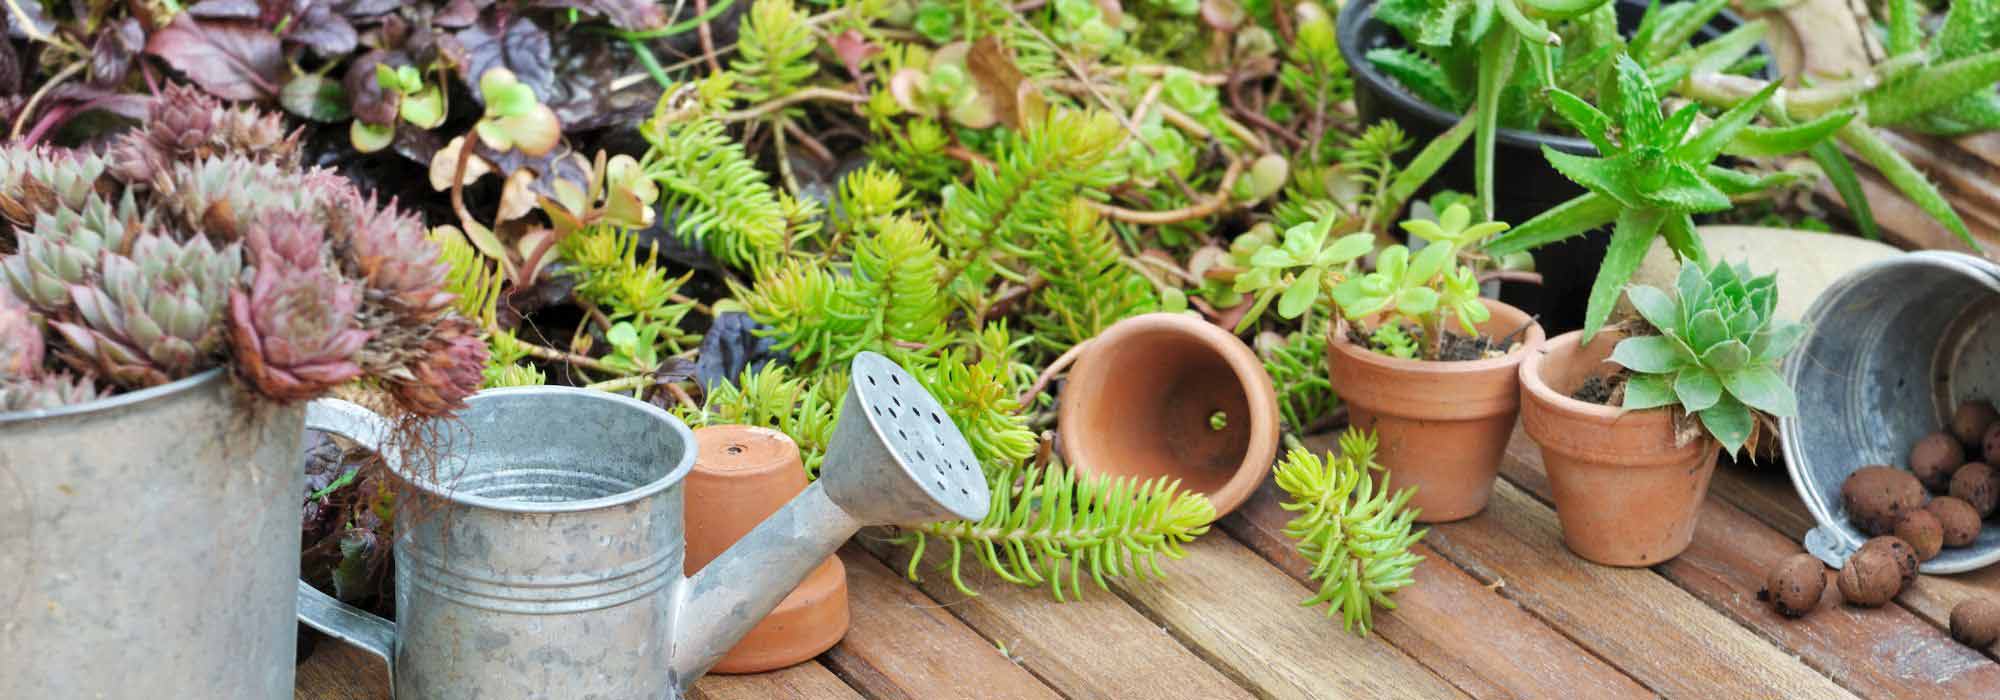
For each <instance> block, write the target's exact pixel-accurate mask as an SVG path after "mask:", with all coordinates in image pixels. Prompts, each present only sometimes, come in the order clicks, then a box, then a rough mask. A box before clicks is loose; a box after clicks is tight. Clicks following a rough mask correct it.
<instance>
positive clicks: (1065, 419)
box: [1058, 313, 1278, 517]
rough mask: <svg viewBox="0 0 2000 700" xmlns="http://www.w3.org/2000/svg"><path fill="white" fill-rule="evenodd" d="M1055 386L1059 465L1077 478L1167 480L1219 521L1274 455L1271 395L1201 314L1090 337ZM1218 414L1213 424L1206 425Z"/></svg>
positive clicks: (1248, 355)
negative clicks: (1203, 502)
mask: <svg viewBox="0 0 2000 700" xmlns="http://www.w3.org/2000/svg"><path fill="white" fill-rule="evenodd" d="M1088 342H1089V343H1090V345H1089V346H1088V347H1086V348H1084V349H1083V350H1082V351H1081V352H1080V354H1079V356H1078V357H1077V360H1076V366H1075V367H1074V368H1072V369H1071V370H1070V373H1069V381H1068V383H1066V384H1064V385H1063V390H1062V405H1061V418H1060V419H1059V421H1058V423H1059V425H1058V428H1059V429H1060V430H1061V431H1062V453H1063V459H1064V460H1066V461H1068V463H1069V464H1070V466H1072V467H1073V468H1075V469H1076V470H1078V471H1081V472H1087V473H1092V474H1109V475H1112V476H1136V477H1139V478H1141V479H1150V478H1153V477H1156V476H1170V477H1173V478H1176V479H1180V481H1181V486H1182V487H1183V488H1186V489H1188V490H1191V491H1196V492H1199V493H1202V494H1206V495H1207V496H1208V500H1209V502H1210V503H1212V504H1214V505H1215V515H1216V517H1222V516H1223V515H1225V514H1227V513H1229V511H1232V510H1235V509H1236V507H1237V506H1239V505H1242V504H1243V500H1244V499H1246V498H1249V497H1250V492H1251V491H1253V490H1255V489H1256V488H1257V485H1258V484H1260V483H1262V482H1263V481H1264V476H1265V475H1267V474H1269V473H1270V472H1271V462H1272V460H1273V459H1274V458H1276V457H1277V454H1278V398H1277V394H1276V392H1274V391H1272V389H1271V375H1270V374H1267V373H1266V372H1265V371H1264V363H1263V362H1262V361H1260V360H1258V359H1257V353H1255V352H1252V351H1251V350H1250V346H1247V345H1244V344H1243V341H1241V340H1238V339H1237V338H1236V336H1234V335H1230V334H1229V332H1228V331H1225V330H1222V329H1221V328H1217V327H1216V326H1215V325H1214V324H1211V323H1209V322H1207V321H1204V320H1202V319H1201V318H1199V317H1196V316H1191V315H1186V314H1172V313H1156V314H1144V315H1140V316H1134V317H1131V318H1128V319H1125V320H1122V321H1119V322H1118V323H1115V324H1112V326H1111V327H1110V328H1107V329H1105V331H1104V332H1103V333H1100V334H1098V336H1097V337H1096V338H1092V339H1091V340H1090V341H1088ZM1218 413H1219V414H1221V415H1222V416H1223V423H1222V426H1221V427H1220V428H1217V427H1215V426H1214V425H1213V424H1212V423H1211V418H1212V417H1213V416H1215V415H1216V414H1218Z"/></svg>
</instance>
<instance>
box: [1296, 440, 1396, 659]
mask: <svg viewBox="0 0 2000 700" xmlns="http://www.w3.org/2000/svg"><path fill="white" fill-rule="evenodd" d="M1375 441H1376V438H1375V436H1374V434H1372V433H1367V432H1363V431H1362V430H1361V429H1360V428H1348V430H1347V433H1346V434H1344V435H1342V436H1340V453H1339V454H1338V455H1332V454H1329V455H1327V457H1326V458H1325V459H1321V458H1320V457H1318V456H1316V455H1314V454H1313V453H1311V452H1308V451H1306V450H1303V449H1298V450H1292V452H1291V454H1288V455H1286V456H1285V459H1284V461H1283V462H1280V463H1279V464H1278V467H1277V483H1278V487H1279V488H1281V489H1284V490H1285V494H1286V495H1287V496H1288V498H1287V499H1286V502H1285V503H1284V504H1282V507H1283V508H1284V509H1285V510H1288V511H1291V512H1293V513H1297V516H1296V517H1294V518H1292V520H1291V522H1288V523H1286V524H1285V536H1286V537H1290V538H1292V539H1294V540H1298V543H1299V544H1298V550H1299V554H1300V555H1301V556H1304V557H1305V558H1306V560H1307V561H1310V562H1312V563H1313V568H1312V571H1310V572H1308V575H1309V576H1310V577H1311V578H1312V579H1313V580H1314V581H1318V582H1319V584H1320V586H1319V592H1318V593H1317V594H1316V595H1314V596H1313V597H1312V598H1310V599H1307V600H1306V601H1305V602H1304V603H1302V604H1303V605H1308V606H1312V605H1319V604H1321V603H1331V605H1329V606H1328V607H1327V610H1326V614H1327V616H1328V617H1332V616H1333V614H1334V613H1336V612H1338V613H1340V616H1341V626H1342V627H1344V628H1346V629H1348V630H1350V631H1353V632H1354V633H1355V634H1358V635H1362V636H1366V635H1367V634H1368V629H1369V624H1370V621H1371V620H1372V619H1373V617H1374V606H1376V605H1381V606H1382V607H1384V608H1388V609H1391V610H1393V609H1395V607H1396V603H1395V601H1393V600H1391V599H1390V598H1389V596H1390V595H1392V594H1394V593H1395V592H1396V591H1397V590H1399V589H1401V588H1403V587H1404V586H1408V585H1410V583H1412V582H1413V581H1414V580H1415V578H1414V577H1413V575H1412V574H1414V572H1415V571H1416V568H1417V563H1418V562H1420V561H1423V557H1422V556H1419V555H1417V554H1415V553H1413V552H1411V551H1410V547H1411V546H1413V545H1415V544H1416V543H1417V542H1418V541H1419V540H1422V539H1423V538H1424V535H1425V534H1426V533H1427V532H1429V531H1428V530H1416V531H1412V530H1411V524H1412V523H1414V522H1416V518H1417V510H1416V509H1414V508H1410V507H1408V506H1409V502H1410V496H1411V495H1413V494H1415V493H1416V490H1415V489H1403V490H1401V491H1397V492H1395V493H1393V494H1391V493H1390V492H1389V485H1388V484H1389V480H1388V478H1387V477H1386V476H1385V477H1384V478H1383V479H1382V482H1381V484H1380V488H1377V484H1376V481H1375V479H1374V478H1373V476H1372V475H1371V474H1370V473H1369V472H1371V471H1379V470H1381V469H1382V465H1380V464H1377V463H1376V462H1375V449H1376V442H1375Z"/></svg>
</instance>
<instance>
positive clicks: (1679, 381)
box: [1674, 367, 1722, 411]
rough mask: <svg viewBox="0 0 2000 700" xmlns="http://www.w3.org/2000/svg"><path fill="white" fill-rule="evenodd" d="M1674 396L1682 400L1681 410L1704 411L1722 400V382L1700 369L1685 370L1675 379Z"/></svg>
mask: <svg viewBox="0 0 2000 700" xmlns="http://www.w3.org/2000/svg"><path fill="white" fill-rule="evenodd" d="M1674 396H1676V397H1678V398H1679V399H1680V404H1681V408H1684V409H1687V410H1688V411H1700V410H1704V409H1707V408H1708V407H1710V406H1714V405H1715V402H1717V401H1719V400H1721V399H1722V380H1721V379H1718V378H1717V377H1716V376H1715V373H1714V372H1709V371H1705V370H1703V369H1701V368H1699V367H1691V368H1688V369H1684V370H1681V373H1680V374H1678V375H1675V377H1674Z"/></svg>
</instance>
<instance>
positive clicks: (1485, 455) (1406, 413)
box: [1326, 299, 1544, 523]
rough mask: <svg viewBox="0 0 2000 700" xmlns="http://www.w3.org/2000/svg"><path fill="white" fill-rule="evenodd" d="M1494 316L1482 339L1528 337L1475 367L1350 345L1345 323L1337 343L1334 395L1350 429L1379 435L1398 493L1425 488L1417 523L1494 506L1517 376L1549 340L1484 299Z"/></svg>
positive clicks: (1517, 393) (1516, 405) (1518, 314)
mask: <svg viewBox="0 0 2000 700" xmlns="http://www.w3.org/2000/svg"><path fill="white" fill-rule="evenodd" d="M1480 301H1482V302H1484V303H1485V304H1486V308H1487V309H1489V310H1491V311H1492V312H1493V313H1492V316H1491V318H1488V319H1487V320H1486V322H1485V323H1482V324H1479V332H1480V334H1482V335H1486V336H1489V337H1493V338H1499V337H1503V336H1506V335H1507V334H1509V333H1514V332H1515V331H1519V330H1521V329H1522V327H1524V326H1525V327H1526V328H1527V330H1526V331H1525V332H1522V333H1521V334H1520V335H1518V336H1516V338H1517V339H1518V340H1519V341H1520V344H1519V345H1517V346H1515V348H1514V349H1513V350H1512V351H1511V352H1508V353H1507V354H1506V355H1504V356H1501V357H1495V358H1492V359H1486V360H1471V361H1465V362H1424V361H1421V360H1405V359H1401V358H1395V357H1390V356H1388V355H1384V354H1381V353H1378V352H1375V351H1373V350H1370V349H1368V348H1365V347H1361V346H1358V345H1355V344H1354V343H1351V342H1348V339H1347V322H1346V321H1345V320H1342V321H1340V322H1339V323H1336V324H1335V327H1334V331H1333V338H1332V339H1331V341H1330V342H1328V343H1327V349H1326V355H1327V367H1328V368H1329V369H1330V370H1331V373H1330V378H1331V379H1332V382H1333V390H1334V391H1335V392H1337V393H1339V394H1340V399H1341V401H1344V402H1346V404H1347V421H1348V423H1349V424H1351V425H1354V426H1357V427H1360V428H1364V429H1368V430H1373V431H1375V434H1376V437H1377V439H1378V444H1379V449H1378V451H1377V453H1376V454H1377V461H1379V462H1381V463H1382V465H1383V466H1385V467H1388V478H1389V486H1390V488H1393V489H1397V490H1401V489H1403V488H1405V487H1409V486H1415V487H1417V493H1416V495H1415V496H1413V497H1411V499H1410V505H1412V506H1414V507H1416V508H1418V509H1420V511H1421V512H1419V513H1418V514H1417V522H1424V523H1442V522H1450V521H1453V520H1462V519H1465V518H1469V517H1472V516H1473V515H1476V514H1478V513H1479V511H1480V510H1482V509H1484V508H1486V499H1487V498H1489V497H1491V496H1492V495H1493V479H1494V478H1495V477H1497V476H1499V474H1500V457H1501V455H1502V454H1503V453H1505V452H1506V450H1507V440H1508V439H1509V438H1510V437H1512V435H1513V432H1514V416H1515V414H1516V412H1517V411H1518V410H1519V409H1520V405H1521V389H1520V379H1519V378H1518V376H1519V375H1518V373H1517V372H1516V369H1517V368H1518V366H1519V365H1520V364H1521V360H1522V359H1524V358H1526V357H1527V356H1528V354H1529V353H1531V352H1534V351H1535V350H1537V349H1539V348H1540V347H1541V345H1542V341H1543V340H1544V337H1543V335H1542V327H1541V325H1540V324H1535V323H1532V319H1530V318H1529V317H1528V315H1527V314H1526V313H1524V312H1522V311H1521V310H1520V309H1516V308H1514V307H1512V306H1508V305H1506V304H1502V303H1500V302H1498V301H1494V300H1491V299H1481V300H1480Z"/></svg>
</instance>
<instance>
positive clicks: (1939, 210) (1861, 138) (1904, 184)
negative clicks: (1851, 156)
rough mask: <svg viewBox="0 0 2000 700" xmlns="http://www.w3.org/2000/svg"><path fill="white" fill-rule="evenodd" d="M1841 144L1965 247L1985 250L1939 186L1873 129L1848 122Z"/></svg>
mask: <svg viewBox="0 0 2000 700" xmlns="http://www.w3.org/2000/svg"><path fill="white" fill-rule="evenodd" d="M1840 141H1841V143H1845V144H1847V147H1848V148H1852V149H1854V152H1855V154H1857V155H1859V156H1861V159H1862V160H1864V161H1867V162H1868V164H1869V165H1872V166H1875V170H1876V171H1878V172H1880V173H1882V177H1883V179H1886V180H1888V181H1889V184H1890V185H1893V186H1895V188H1896V190H1897V191H1900V192H1902V193H1903V196H1905V197H1909V198H1910V201H1911V202H1915V203H1916V205H1917V208H1918V209H1922V210H1923V211H1924V213H1925V214H1929V215H1930V216H1931V218H1933V219H1936V220H1937V221H1938V223H1940V224H1943V225H1944V227H1945V228H1946V229H1949V230H1950V231H1951V232H1952V233H1954V234H1957V235H1958V237H1959V239H1960V240H1963V241H1965V244H1966V245H1968V246H1972V249H1973V250H1975V251H1977V250H1982V249H1983V248H1982V247H1981V246H1980V245H1979V241H1978V240H1977V239H1974V238H1973V237H1972V231H1971V230H1969V229H1967V228H1966V227H1965V220H1963V219H1960V218H1959V217H1958V212H1957V211H1956V210H1953V209H1952V208H1951V202H1948V201H1946V200H1945V198H1944V194H1943V193H1942V192H1939V191H1938V189H1937V185H1934V184H1931V181H1930V179H1929V178H1926V177H1924V174H1923V173H1922V172H1921V171H1919V170H1917V166H1915V165H1911V164H1910V161H1908V160H1905V159H1903V154H1901V153H1897V152H1896V149H1895V148H1892V147H1890V146H1889V144H1888V142H1886V141H1883V140H1882V137H1880V136H1877V135H1875V131H1874V130H1873V129H1870V128H1868V127H1867V126H1865V125H1863V124H1860V123H1856V122H1848V123H1847V125H1846V126H1843V127H1841V128H1840Z"/></svg>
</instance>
